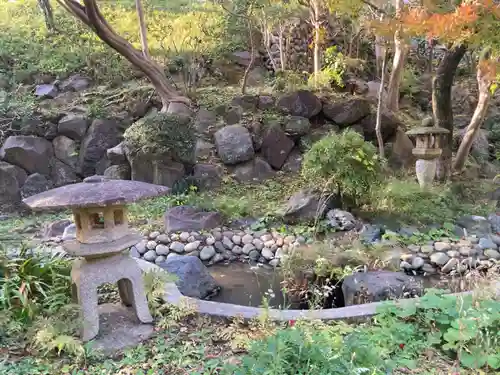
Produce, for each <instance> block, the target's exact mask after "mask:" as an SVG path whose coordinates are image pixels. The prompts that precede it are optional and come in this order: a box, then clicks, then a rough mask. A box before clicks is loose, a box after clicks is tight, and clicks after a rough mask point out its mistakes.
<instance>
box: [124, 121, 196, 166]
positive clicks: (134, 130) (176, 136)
mask: <svg viewBox="0 0 500 375" xmlns="http://www.w3.org/2000/svg"><path fill="white" fill-rule="evenodd" d="M124 139H125V144H126V146H127V149H128V152H129V153H130V154H132V155H133V154H136V153H150V154H157V155H168V156H170V157H171V158H172V160H174V161H178V162H181V163H191V164H192V163H194V161H195V156H194V155H195V145H196V134H195V129H194V126H193V122H192V119H191V118H189V117H187V116H179V115H175V114H169V113H155V114H151V115H150V116H146V117H144V118H142V119H140V120H139V121H137V122H135V123H134V124H132V126H130V127H129V128H128V129H127V130H126V131H125V133H124Z"/></svg>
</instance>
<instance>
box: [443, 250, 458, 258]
mask: <svg viewBox="0 0 500 375" xmlns="http://www.w3.org/2000/svg"><path fill="white" fill-rule="evenodd" d="M446 254H447V255H448V256H449V257H451V258H460V252H459V251H457V250H450V251H447V252H446Z"/></svg>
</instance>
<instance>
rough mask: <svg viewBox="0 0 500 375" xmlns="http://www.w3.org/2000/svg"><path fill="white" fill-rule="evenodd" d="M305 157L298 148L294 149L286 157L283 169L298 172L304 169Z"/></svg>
mask: <svg viewBox="0 0 500 375" xmlns="http://www.w3.org/2000/svg"><path fill="white" fill-rule="evenodd" d="M303 160H304V157H303V156H302V154H301V153H300V151H299V150H298V149H293V150H292V151H291V152H290V154H288V157H287V158H286V161H285V164H283V166H282V167H281V170H282V171H285V172H290V173H297V172H300V170H301V169H302V161H303Z"/></svg>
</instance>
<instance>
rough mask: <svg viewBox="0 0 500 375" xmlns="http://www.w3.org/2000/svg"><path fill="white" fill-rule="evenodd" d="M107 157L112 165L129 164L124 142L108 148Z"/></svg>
mask: <svg viewBox="0 0 500 375" xmlns="http://www.w3.org/2000/svg"><path fill="white" fill-rule="evenodd" d="M106 156H107V158H108V160H109V162H110V163H111V164H112V165H115V164H116V165H118V164H123V163H125V162H127V154H126V148H125V145H124V143H123V142H121V143H119V144H117V145H116V146H115V147H111V148H108V150H107V151H106Z"/></svg>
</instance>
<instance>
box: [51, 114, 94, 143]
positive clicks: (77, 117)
mask: <svg viewBox="0 0 500 375" xmlns="http://www.w3.org/2000/svg"><path fill="white" fill-rule="evenodd" d="M89 125H90V120H89V118H88V117H87V116H85V115H82V114H74V113H70V114H68V115H66V116H64V117H63V118H62V119H60V120H59V123H58V124H57V134H58V135H61V136H65V137H68V138H70V139H74V140H77V141H80V140H82V139H83V137H84V136H85V133H86V132H87V129H88V127H89Z"/></svg>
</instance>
